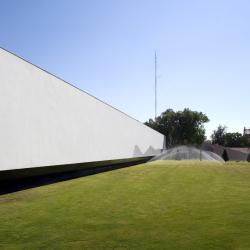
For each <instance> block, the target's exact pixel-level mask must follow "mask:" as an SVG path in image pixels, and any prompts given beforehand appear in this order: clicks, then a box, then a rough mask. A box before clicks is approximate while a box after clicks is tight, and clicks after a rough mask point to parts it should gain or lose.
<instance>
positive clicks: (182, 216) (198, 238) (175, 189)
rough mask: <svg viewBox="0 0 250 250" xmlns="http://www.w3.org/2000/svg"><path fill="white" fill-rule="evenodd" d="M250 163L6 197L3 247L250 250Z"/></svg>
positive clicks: (137, 174) (161, 169)
mask: <svg viewBox="0 0 250 250" xmlns="http://www.w3.org/2000/svg"><path fill="white" fill-rule="evenodd" d="M249 236H250V164H249V163H229V164H228V163H227V164H216V163H209V162H203V161H202V162H199V161H169V162H168V161H159V162H151V163H148V164H142V165H138V166H134V167H131V168H126V169H120V170H115V171H112V172H106V173H102V174H98V175H94V176H89V177H83V178H79V179H74V180H71V181H65V182H61V183H57V184H53V185H48V186H43V187H39V188H34V189H30V190H25V191H21V192H17V193H13V194H8V195H2V196H0V249H39V248H41V249H171V250H172V249H178V250H179V249H192V250H193V249H199V250H200V249H209V250H210V249H227V250H229V249H250V237H249Z"/></svg>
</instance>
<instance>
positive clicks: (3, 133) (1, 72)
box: [0, 49, 163, 170]
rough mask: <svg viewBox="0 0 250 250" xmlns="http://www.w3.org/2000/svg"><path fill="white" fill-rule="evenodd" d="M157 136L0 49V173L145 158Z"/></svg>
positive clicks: (152, 151) (159, 146) (158, 146)
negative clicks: (41, 167) (31, 168)
mask: <svg viewBox="0 0 250 250" xmlns="http://www.w3.org/2000/svg"><path fill="white" fill-rule="evenodd" d="M162 147H163V135H161V134H160V133H158V132H156V131H154V130H152V129H150V128H148V127H147V126H145V125H143V124H142V123H140V122H138V121H136V120H134V119H133V118H131V117H129V116H127V115H125V114H124V113H122V112H120V111H118V110H116V109H114V108H113V107H111V106H109V105H107V104H105V103H103V102H101V101H100V100H97V99H96V98H94V97H92V96H90V95H88V94H87V93H85V92H83V91H81V90H79V89H77V88H75V87H73V86H71V85H69V84H67V83H66V82H64V81H62V80H60V79H58V78H56V77H55V76H53V75H51V74H49V73H47V72H45V71H43V70H41V69H39V68H38V67H36V66H34V65H32V64H30V63H28V62H26V61H24V60H23V59H21V58H19V57H17V56H15V55H13V54H11V53H9V52H7V51H5V50H3V49H0V170H7V169H20V168H28V167H39V166H50V165H58V164H70V163H81V162H91V161H103V160H111V159H123V158H133V157H140V156H144V155H145V156H146V155H147V156H150V155H154V154H156V152H159V149H162Z"/></svg>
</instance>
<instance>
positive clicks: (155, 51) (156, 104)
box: [155, 51, 157, 120]
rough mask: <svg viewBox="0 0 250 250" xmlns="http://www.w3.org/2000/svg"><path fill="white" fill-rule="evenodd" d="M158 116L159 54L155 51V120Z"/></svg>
mask: <svg viewBox="0 0 250 250" xmlns="http://www.w3.org/2000/svg"><path fill="white" fill-rule="evenodd" d="M156 117H157V55H156V51H155V120H156Z"/></svg>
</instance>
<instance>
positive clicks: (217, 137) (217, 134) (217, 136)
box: [211, 125, 227, 146]
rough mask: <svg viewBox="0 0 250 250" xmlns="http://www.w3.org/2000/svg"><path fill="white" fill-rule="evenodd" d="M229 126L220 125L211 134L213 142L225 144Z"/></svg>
mask: <svg viewBox="0 0 250 250" xmlns="http://www.w3.org/2000/svg"><path fill="white" fill-rule="evenodd" d="M226 130H227V127H226V126H222V125H219V126H218V128H217V129H216V130H214V131H213V134H212V135H211V138H212V144H219V145H222V146H225V134H226Z"/></svg>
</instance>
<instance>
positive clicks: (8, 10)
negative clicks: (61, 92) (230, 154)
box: [0, 0, 250, 135]
mask: <svg viewBox="0 0 250 250" xmlns="http://www.w3.org/2000/svg"><path fill="white" fill-rule="evenodd" d="M0 3H1V5H0V31H1V32H0V45H1V47H4V48H6V49H8V50H10V51H12V52H14V53H16V54H18V55H20V56H22V57H24V58H25V59H27V60H30V61H31V62H33V63H34V64H37V65H39V66H40V67H42V68H44V69H46V70H48V71H49V72H51V73H54V74H56V75H58V76H60V77H61V78H63V79H65V80H66V81H69V82H70V83H72V84H74V85H76V86H78V87H79V88H81V89H83V90H85V91H87V92H89V93H90V94H92V95H95V96H96V97H98V98H100V99H102V100H104V101H105V102H108V103H109V104H111V105H112V106H114V107H116V108H118V109H120V110H122V111H124V112H126V113H128V114H129V115H131V116H133V117H134V118H136V119H138V120H140V121H142V122H144V121H146V120H147V119H148V118H150V117H153V116H154V51H155V50H157V54H158V61H159V68H158V70H159V75H160V77H159V101H158V102H159V105H158V110H159V112H162V111H164V110H166V109H167V108H172V109H174V110H182V109H183V108H185V107H189V108H191V109H193V110H197V111H202V112H204V113H206V114H207V115H208V117H209V118H210V120H211V121H210V123H209V124H208V125H207V126H206V129H207V134H208V135H210V134H211V132H212V130H213V129H215V128H216V127H217V125H218V124H225V125H227V126H228V130H229V131H239V132H242V130H243V127H244V126H249V127H250V115H249V111H250V91H249V87H250V14H249V13H250V1H247V0H232V1H230V0H204V1H200V0H196V1H194V0H189V1H186V0H172V1H170V0H162V1H160V0H151V1H147V0H123V1H122V0H113V1H111V0H105V1H102V0H99V1H97V0H88V1H85V0H42V1H35V0H22V1H20V0H1V2H0Z"/></svg>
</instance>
